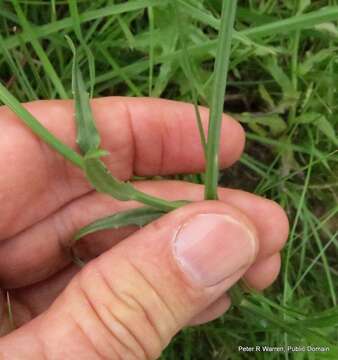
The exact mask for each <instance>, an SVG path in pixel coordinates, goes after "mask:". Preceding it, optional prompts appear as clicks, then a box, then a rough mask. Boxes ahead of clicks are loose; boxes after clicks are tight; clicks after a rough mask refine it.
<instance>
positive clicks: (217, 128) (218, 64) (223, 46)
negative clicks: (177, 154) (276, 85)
mask: <svg viewBox="0 0 338 360" xmlns="http://www.w3.org/2000/svg"><path fill="white" fill-rule="evenodd" d="M236 6H237V1H236V0H231V1H223V8H222V19H221V26H220V33H219V39H218V45H217V53H216V60H215V70H214V83H213V91H212V101H211V109H210V117H209V131H208V142H207V171H206V176H205V198H206V199H210V200H215V199H217V183H218V170H219V159H218V150H219V142H220V132H221V124H222V113H223V106H224V93H225V88H226V82H227V74H228V67H229V59H230V50H231V40H232V34H233V27H234V21H235V14H236Z"/></svg>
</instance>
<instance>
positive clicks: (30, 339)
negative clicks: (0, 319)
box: [0, 201, 258, 359]
mask: <svg viewBox="0 0 338 360" xmlns="http://www.w3.org/2000/svg"><path fill="white" fill-rule="evenodd" d="M257 250H258V241H257V234H256V230H255V228H254V225H253V224H252V223H251V221H250V220H249V219H248V218H247V217H246V216H245V215H244V214H242V213H241V212H240V211H239V210H237V209H236V208H233V207H230V206H228V205H225V204H222V203H221V202H214V201H209V202H200V203H194V204H190V205H188V206H185V207H183V208H180V209H178V210H175V211H173V212H171V213H169V214H167V215H165V216H163V217H162V218H160V219H158V220H157V221H155V222H153V223H152V224H150V225H148V226H146V227H144V228H143V229H141V230H140V231H138V232H136V233H135V234H133V235H131V236H130V237H129V238H128V239H126V240H125V241H123V242H121V243H119V244H118V245H117V246H116V247H114V248H113V249H111V250H110V251H108V252H106V253H105V254H103V255H102V256H100V257H99V258H97V259H96V260H94V261H92V262H91V263H90V264H88V265H87V266H86V267H85V268H84V269H83V270H82V271H81V272H80V273H79V274H78V275H77V276H76V277H75V278H74V280H73V281H72V282H71V284H70V285H69V286H68V287H67V288H66V290H65V291H64V292H63V293H62V294H61V296H60V297H59V298H58V300H57V301H56V302H54V304H53V305H52V307H51V308H50V309H49V310H48V311H47V312H46V313H44V314H42V315H41V316H40V317H38V318H36V319H35V320H33V321H32V322H31V323H29V324H28V325H27V326H23V327H22V328H21V329H19V330H17V331H15V332H13V333H12V334H10V335H8V336H6V337H4V338H3V339H1V340H0V347H1V349H2V351H3V354H4V356H5V357H6V356H7V357H8V358H20V356H21V358H25V356H24V355H25V354H26V352H27V351H29V352H30V354H33V355H35V358H39V355H41V343H42V344H43V345H44V348H43V349H44V351H45V352H47V353H48V354H49V355H50V357H51V358H62V357H63V356H62V355H64V349H65V348H66V349H67V351H68V352H69V353H71V354H73V356H74V357H76V358H83V356H84V355H86V357H87V358H95V357H101V358H109V359H111V358H123V359H128V358H132V357H135V358H150V359H157V358H158V357H159V355H160V353H161V351H162V350H163V349H164V348H165V347H166V345H167V344H168V343H169V341H170V340H171V338H172V337H173V336H174V335H175V334H176V333H177V332H178V331H179V330H180V329H182V328H183V327H184V326H186V325H187V324H188V323H189V321H190V320H191V319H193V318H194V317H196V316H197V314H199V313H201V312H202V311H203V310H204V309H206V308H207V307H208V306H209V305H210V304H212V303H213V302H214V301H215V300H216V299H217V298H219V297H220V296H222V295H223V294H224V292H225V291H227V290H228V289H229V288H230V287H231V286H232V285H233V284H234V283H235V282H236V281H238V279H239V278H240V277H241V276H242V275H243V274H244V273H245V272H246V270H247V269H248V267H249V266H250V265H251V264H252V263H253V261H254V259H255V256H256V254H257ZM224 259H227V261H224ZM51 324H52V326H51ZM144 334H147V336H144ZM38 341H39V343H38ZM14 344H15V346H14ZM37 344H40V348H38V345H37ZM91 356H92V357H91Z"/></svg>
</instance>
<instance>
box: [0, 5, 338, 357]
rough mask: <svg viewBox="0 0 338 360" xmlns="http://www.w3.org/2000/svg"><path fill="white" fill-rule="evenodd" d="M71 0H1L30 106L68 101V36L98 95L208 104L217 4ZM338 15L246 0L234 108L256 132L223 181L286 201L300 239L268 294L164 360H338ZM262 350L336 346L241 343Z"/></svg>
mask: <svg viewBox="0 0 338 360" xmlns="http://www.w3.org/2000/svg"><path fill="white" fill-rule="evenodd" d="M74 4H75V3H74V1H66V0H54V1H53V0H51V1H41V0H22V1H17V0H11V1H10V0H0V34H1V37H0V78H1V80H2V81H3V82H4V83H5V84H6V85H7V87H8V89H9V90H10V91H11V92H12V93H13V94H14V95H15V96H17V97H18V98H19V99H20V100H21V101H29V100H34V99H38V98H43V99H50V98H67V97H71V71H72V68H71V58H72V53H71V51H70V49H69V47H68V44H67V42H66V41H65V38H64V35H65V34H68V35H69V36H70V37H71V38H73V40H74V41H75V42H76V43H77V45H78V52H79V54H80V59H81V63H82V65H83V66H82V67H83V70H84V71H85V74H86V79H87V81H88V86H90V87H91V89H92V91H93V94H94V96H107V95H129V96H148V95H150V96H155V97H164V98H170V99H179V100H184V101H193V100H194V99H197V100H198V102H199V103H200V104H202V105H208V104H209V103H210V98H209V94H210V93H211V91H210V89H211V85H212V80H213V78H212V70H213V61H214V56H215V50H216V39H217V29H218V26H219V20H218V19H219V15H220V4H221V2H220V0H205V1H202V0H170V1H165V0H132V1H106V0H105V1H103V0H95V1H90V0H78V1H77V5H78V6H74ZM337 19H338V1H337V0H328V1H324V0H323V1H321V0H312V1H310V0H285V1H278V0H260V1H258V0H242V1H239V8H238V11H237V18H236V30H237V32H236V34H235V36H234V41H233V46H232V54H231V62H230V73H229V81H228V91H227V95H226V97H225V101H224V109H225V111H226V112H229V113H232V114H233V116H235V117H237V118H238V119H239V121H241V122H242V124H243V125H244V126H245V127H246V129H247V134H248V135H247V137H248V143H247V148H246V152H245V155H244V156H243V157H242V159H241V161H240V162H239V164H238V165H235V166H234V167H233V168H231V169H229V170H227V171H226V172H225V173H223V174H221V178H220V180H221V183H222V184H223V185H224V186H229V187H234V188H241V189H245V190H249V191H253V192H255V193H257V194H259V195H262V196H266V197H269V198H272V199H274V200H275V201H277V202H279V203H280V204H281V205H282V206H283V207H284V208H285V209H286V210H287V212H288V214H289V218H290V222H291V234H290V239H289V242H288V245H287V246H286V248H285V250H284V256H283V266H282V271H281V275H280V277H279V280H278V281H277V282H276V284H275V285H274V286H273V287H271V288H270V289H268V290H267V291H266V292H265V297H263V296H261V295H254V294H253V295H251V296H250V297H248V300H250V301H247V300H245V301H244V302H243V303H242V306H241V307H240V308H235V309H233V310H232V311H230V312H229V313H228V314H226V315H225V316H224V317H223V318H222V319H220V320H218V321H215V322H213V323H211V324H208V325H205V326H201V327H198V328H192V329H187V330H184V331H183V332H182V333H181V334H180V335H179V336H177V337H176V338H175V339H174V341H173V342H172V344H171V345H170V346H169V348H168V349H167V350H166V351H165V353H164V354H163V359H184V360H188V359H194V360H195V359H196V360H197V359H245V358H248V359H251V358H258V359H265V358H268V359H279V358H285V359H288V358H290V359H321V358H323V359H324V358H325V359H326V358H332V359H337V358H338V348H337V346H335V345H334V344H337V342H338V327H337V324H338V308H337V289H338V285H337V284H338V281H337V280H338V239H337V228H338V226H337V223H338V220H337V212H338V206H337V197H338V196H337V195H338V194H337V188H338V178H337V169H338V157H337V152H336V151H337V145H338V138H337V136H336V131H337V124H338V120H337V118H338V117H337V115H338V114H337V113H338V91H337V89H338V85H337V84H338V27H337ZM93 54H94V55H93ZM88 65H89V66H88ZM86 69H87V71H86ZM187 179H188V180H192V181H200V180H201V178H200V177H198V176H192V177H187ZM264 344H265V345H271V346H280V345H298V346H299V345H317V346H318V345H321V344H322V345H328V344H329V345H330V347H331V351H330V352H329V353H323V354H319V353H317V354H314V353H306V354H304V353H298V354H296V353H293V354H289V355H288V354H281V353H267V354H264V353H255V354H253V353H249V354H247V355H245V354H243V353H239V352H238V351H237V347H238V345H250V346H255V345H264Z"/></svg>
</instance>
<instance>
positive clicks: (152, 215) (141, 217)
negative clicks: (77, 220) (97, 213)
mask: <svg viewBox="0 0 338 360" xmlns="http://www.w3.org/2000/svg"><path fill="white" fill-rule="evenodd" d="M163 214H164V213H163V212H162V211H160V210H157V209H154V208H151V207H141V208H137V209H132V210H127V211H122V212H119V213H117V214H113V215H110V216H107V217H104V218H102V219H99V220H96V221H94V222H92V223H91V224H89V225H87V226H85V227H83V228H82V229H81V230H79V231H78V232H77V233H76V235H75V238H74V239H75V241H77V240H79V239H80V238H82V237H84V236H86V235H89V234H92V233H94V232H96V231H101V230H108V229H118V228H121V227H124V226H129V225H137V226H139V227H142V226H144V225H146V224H149V223H150V222H151V221H153V220H155V219H157V218H159V217H160V216H162V215H163Z"/></svg>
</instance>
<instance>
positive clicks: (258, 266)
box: [245, 253, 281, 290]
mask: <svg viewBox="0 0 338 360" xmlns="http://www.w3.org/2000/svg"><path fill="white" fill-rule="evenodd" d="M280 266H281V258H280V253H276V254H274V255H271V256H270V257H268V258H267V259H263V260H260V261H258V262H256V263H255V264H253V265H252V266H251V267H250V269H249V270H248V271H247V273H246V274H245V282H246V284H247V285H248V286H249V287H251V288H254V289H255V290H264V289H265V288H267V287H268V286H270V285H271V284H272V283H273V282H274V281H275V280H276V278H277V276H278V274H279V271H280Z"/></svg>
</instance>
